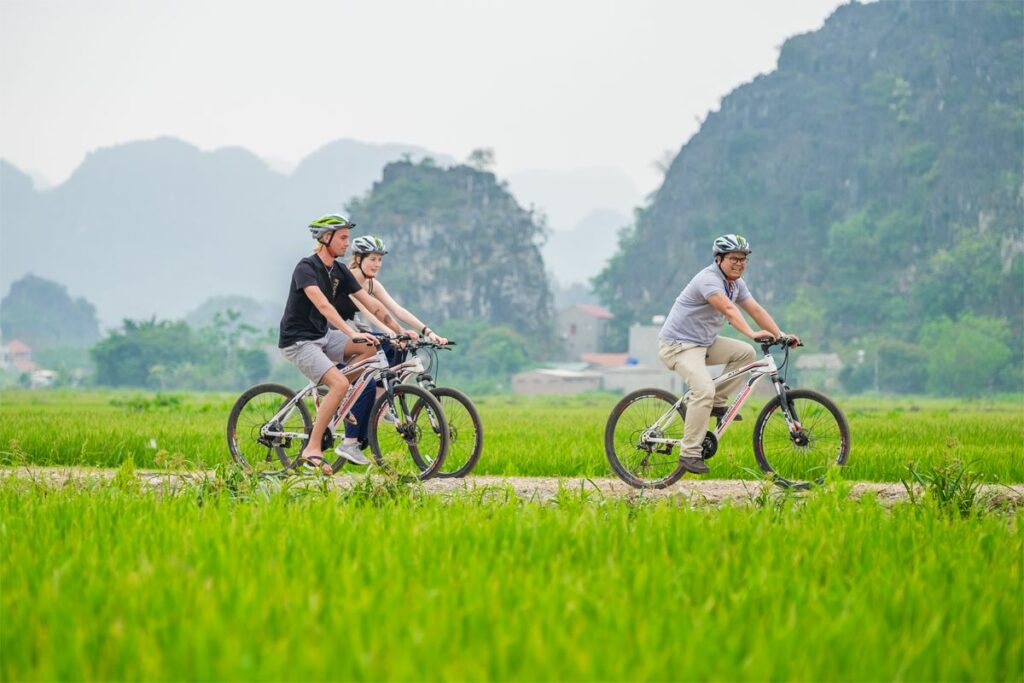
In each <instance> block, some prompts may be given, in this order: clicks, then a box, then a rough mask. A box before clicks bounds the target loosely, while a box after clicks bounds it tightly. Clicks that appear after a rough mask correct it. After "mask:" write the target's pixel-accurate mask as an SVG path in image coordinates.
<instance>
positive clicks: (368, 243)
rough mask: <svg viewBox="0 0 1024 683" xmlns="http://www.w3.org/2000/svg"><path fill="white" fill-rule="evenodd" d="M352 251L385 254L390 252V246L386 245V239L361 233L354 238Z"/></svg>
mask: <svg viewBox="0 0 1024 683" xmlns="http://www.w3.org/2000/svg"><path fill="white" fill-rule="evenodd" d="M352 253H353V254H380V255H381V256H383V255H384V254H386V253H388V248H387V247H386V246H385V245H384V240H382V239H381V238H379V237H374V236H373V235H361V236H359V237H357V238H355V239H354V240H352Z"/></svg>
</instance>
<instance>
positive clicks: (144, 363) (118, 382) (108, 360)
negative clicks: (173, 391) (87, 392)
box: [92, 318, 206, 387]
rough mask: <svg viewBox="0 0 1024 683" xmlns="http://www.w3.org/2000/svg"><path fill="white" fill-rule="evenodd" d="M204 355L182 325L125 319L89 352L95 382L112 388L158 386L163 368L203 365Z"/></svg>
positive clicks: (189, 330)
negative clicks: (90, 353)
mask: <svg viewBox="0 0 1024 683" xmlns="http://www.w3.org/2000/svg"><path fill="white" fill-rule="evenodd" d="M205 355H206V350H205V349H204V348H203V346H202V344H201V343H200V342H199V340H198V339H197V338H196V336H195V335H194V334H193V332H192V330H191V329H189V327H188V325H186V324H185V323H184V322H182V321H178V322H171V321H169V320H161V321H160V322H157V321H156V319H155V318H154V319H152V320H143V321H135V320H125V321H124V325H123V327H122V329H121V330H114V331H112V332H111V333H110V335H109V336H108V337H107V338H106V339H104V340H103V341H101V342H99V343H98V344H96V346H94V347H93V349H92V358H93V362H94V363H95V364H96V383H97V384H102V385H106V386H114V387H117V386H134V387H145V386H154V385H156V386H157V387H159V386H160V379H161V378H162V377H163V376H164V372H165V368H167V367H174V366H181V365H183V364H185V363H190V362H193V363H195V362H202V361H203V360H204V356H205ZM154 369H156V371H155V372H154Z"/></svg>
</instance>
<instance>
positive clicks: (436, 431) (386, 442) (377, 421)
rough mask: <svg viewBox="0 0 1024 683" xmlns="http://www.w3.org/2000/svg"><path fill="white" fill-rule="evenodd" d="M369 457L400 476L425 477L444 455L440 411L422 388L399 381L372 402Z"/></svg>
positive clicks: (445, 441) (445, 431) (444, 430)
mask: <svg viewBox="0 0 1024 683" xmlns="http://www.w3.org/2000/svg"><path fill="white" fill-rule="evenodd" d="M367 438H368V440H369V442H370V450H371V451H372V452H373V459H374V460H375V461H376V462H377V465H378V466H380V467H381V468H382V469H384V470H385V471H388V472H391V473H394V474H397V475H398V476H399V477H402V478H413V477H415V478H416V479H429V478H430V477H432V476H434V474H435V473H436V472H437V471H438V469H440V467H441V465H442V464H443V463H444V459H445V456H447V454H448V443H449V436H448V425H447V423H446V422H445V417H444V410H443V409H442V408H441V404H440V403H439V402H438V400H437V399H436V398H434V396H433V395H432V394H431V393H430V392H428V391H427V390H425V389H421V388H419V387H415V386H412V385H408V384H399V385H397V386H396V387H395V390H394V399H392V398H390V397H389V396H388V395H387V394H386V393H385V394H382V395H381V396H380V397H379V398H378V399H377V402H376V403H374V404H373V409H372V410H371V412H370V425H369V429H368V433H367Z"/></svg>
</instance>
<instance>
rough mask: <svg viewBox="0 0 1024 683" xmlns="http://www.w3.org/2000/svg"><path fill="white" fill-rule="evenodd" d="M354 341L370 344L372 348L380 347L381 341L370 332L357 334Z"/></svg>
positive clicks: (354, 335) (353, 337)
mask: <svg viewBox="0 0 1024 683" xmlns="http://www.w3.org/2000/svg"><path fill="white" fill-rule="evenodd" d="M352 341H354V342H360V343H363V344H369V345H370V346H380V340H379V339H377V337H375V336H373V335H372V334H370V333H368V332H357V333H356V334H353V335H352Z"/></svg>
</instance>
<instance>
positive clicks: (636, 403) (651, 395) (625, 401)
mask: <svg viewBox="0 0 1024 683" xmlns="http://www.w3.org/2000/svg"><path fill="white" fill-rule="evenodd" d="M791 342H792V339H791V338H789V337H780V338H779V339H773V340H769V341H764V342H761V351H762V353H763V354H764V357H763V358H761V359H759V360H755V361H754V362H752V363H749V364H747V365H745V366H743V367H742V368H738V369H736V370H733V371H732V372H729V373H726V374H723V375H720V376H719V377H717V378H715V379H714V380H713V381H714V383H715V385H716V386H717V385H719V384H721V383H722V382H725V381H728V380H730V379H733V378H735V377H737V376H739V375H742V374H744V373H749V374H750V378H749V379H748V380H747V383H746V385H745V386H744V387H743V388H742V389H741V390H740V391H739V393H738V394H737V395H736V397H735V399H733V402H732V404H731V405H730V406H729V408H728V409H727V410H726V413H725V415H724V416H723V417H722V418H720V420H719V423H718V426H717V428H716V429H715V431H708V432H707V434H706V435H705V437H704V441H703V452H702V457H703V458H704V459H705V460H708V459H710V458H712V457H714V455H715V452H716V451H717V450H718V444H719V443H720V441H721V438H722V436H723V435H724V434H725V431H726V430H727V429H728V428H729V425H730V424H732V422H733V421H734V418H735V417H736V415H737V414H739V411H740V408H742V407H743V404H744V403H745V402H746V400H747V398H748V397H749V396H750V394H751V392H752V391H753V389H754V386H755V385H756V384H757V383H758V382H759V381H760V380H761V379H763V378H764V377H770V378H771V381H772V384H773V386H774V388H775V394H776V395H775V396H774V397H772V399H771V400H769V401H768V403H767V404H765V406H764V408H762V409H761V413H760V414H759V415H758V418H757V422H756V423H755V424H754V457H755V458H756V460H757V464H758V466H759V467H760V468H761V471H762V472H764V473H766V474H768V475H771V476H773V477H774V478H775V481H776V483H778V484H779V485H780V486H783V487H788V488H796V489H806V488H809V487H810V485H811V484H812V483H817V484H820V483H822V482H823V481H824V473H825V470H826V469H827V468H828V467H830V466H833V465H838V466H842V465H844V464H846V459H847V457H848V456H849V454H850V427H849V424H848V423H847V421H846V417H845V416H844V415H843V413H842V411H841V410H840V409H839V408H838V406H836V404H835V403H833V402H832V400H831V399H829V398H828V397H827V396H825V395H824V394H821V393H819V392H817V391H812V390H810V389H791V388H790V387H789V386H787V385H786V381H785V377H784V376H780V374H779V373H780V370H781V369H783V368H785V367H786V363H788V362H789V352H790V346H789V345H790V343H791ZM774 346H781V347H782V348H784V349H785V358H784V359H783V362H782V364H781V365H778V366H777V365H776V363H775V358H774V357H773V356H772V355H771V349H772V347H774ZM685 398H686V396H685V395H683V396H681V397H680V398H678V399H677V398H676V397H675V396H673V395H672V394H671V393H669V392H667V391H664V390H662V389H639V390H637V391H634V392H632V393H630V394H628V395H627V396H625V397H623V398H622V400H621V401H619V402H618V403H617V404H616V406H615V407H614V408H613V409H612V412H611V414H610V415H609V416H608V423H607V425H606V426H605V432H604V446H605V454H606V455H607V457H608V461H609V462H610V463H611V466H612V469H613V470H614V471H615V473H616V474H617V475H618V476H619V477H620V478H621V479H622V480H623V481H625V482H626V483H628V484H630V485H632V486H635V487H637V488H658V489H660V488H665V487H667V486H671V485H672V484H674V483H675V482H677V481H678V480H679V479H680V478H681V477H682V476H683V475H684V474H685V473H686V470H685V469H683V467H682V465H681V463H680V460H679V455H678V450H676V449H678V447H679V445H680V444H681V443H682V439H683V430H684V423H685V420H686V405H685V403H684V399H685ZM674 451H675V453H673V452H674Z"/></svg>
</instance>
